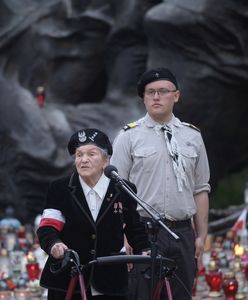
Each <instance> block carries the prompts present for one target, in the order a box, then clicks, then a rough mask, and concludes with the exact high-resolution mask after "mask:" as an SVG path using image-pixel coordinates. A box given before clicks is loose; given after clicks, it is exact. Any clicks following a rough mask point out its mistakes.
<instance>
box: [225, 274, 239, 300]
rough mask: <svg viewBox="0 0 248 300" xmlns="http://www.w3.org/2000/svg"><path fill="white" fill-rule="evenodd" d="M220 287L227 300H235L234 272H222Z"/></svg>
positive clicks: (236, 289)
mask: <svg viewBox="0 0 248 300" xmlns="http://www.w3.org/2000/svg"><path fill="white" fill-rule="evenodd" d="M222 288H223V290H224V294H225V296H226V299H227V300H235V295H236V293H237V291H238V281H237V279H236V278H235V274H234V272H226V273H225V274H224V280H223V286H222Z"/></svg>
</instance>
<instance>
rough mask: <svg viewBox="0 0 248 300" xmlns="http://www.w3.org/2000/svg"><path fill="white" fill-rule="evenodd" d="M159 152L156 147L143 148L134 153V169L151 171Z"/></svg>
mask: <svg viewBox="0 0 248 300" xmlns="http://www.w3.org/2000/svg"><path fill="white" fill-rule="evenodd" d="M156 154H157V151H156V149H155V148H154V147H143V148H139V149H136V150H135V151H134V154H133V156H134V168H137V169H139V168H142V171H149V170H151V169H152V167H153V165H154V161H155V159H156Z"/></svg>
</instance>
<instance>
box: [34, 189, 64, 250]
mask: <svg viewBox="0 0 248 300" xmlns="http://www.w3.org/2000/svg"><path fill="white" fill-rule="evenodd" d="M60 197H61V195H59V189H58V187H56V184H51V185H50V186H49V188H48V192H47V197H46V205H45V208H44V210H43V213H42V217H41V221H40V224H39V227H38V229H37V236H38V239H39V242H40V246H41V248H42V249H43V250H44V251H45V252H46V253H47V254H50V249H51V248H52V246H53V245H54V244H55V243H57V242H61V238H60V232H61V231H62V230H63V228H64V224H65V218H64V216H63V214H62V211H61V208H60V205H59V203H61V202H62V201H61V200H62V198H60ZM58 200H60V201H58Z"/></svg>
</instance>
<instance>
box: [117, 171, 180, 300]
mask: <svg viewBox="0 0 248 300" xmlns="http://www.w3.org/2000/svg"><path fill="white" fill-rule="evenodd" d="M117 175H118V174H114V176H112V178H113V179H114V180H115V181H116V186H118V187H119V188H121V189H122V190H123V191H125V192H126V193H127V194H128V195H129V196H131V198H132V199H134V200H135V201H136V202H137V203H138V204H139V205H140V206H141V207H142V208H143V209H144V210H145V211H146V212H147V214H148V215H150V216H151V218H152V222H147V229H148V234H149V235H150V238H149V240H150V243H151V293H150V299H151V300H152V299H153V290H154V284H155V265H156V257H157V247H156V245H157V243H156V242H157V233H158V231H159V226H158V224H159V225H160V226H162V227H163V228H164V229H165V230H167V231H168V232H169V233H170V234H171V236H173V238H174V239H176V240H179V236H178V235H177V234H175V233H174V232H173V231H171V230H170V229H169V228H168V227H167V226H166V225H165V224H164V223H163V221H162V217H161V216H160V215H156V214H154V213H153V212H152V211H150V210H149V209H148V208H147V207H146V205H145V203H144V202H143V201H142V200H141V199H140V198H139V197H138V196H137V195H136V194H135V193H134V192H133V191H132V190H131V189H130V187H129V186H128V185H127V184H126V182H125V181H124V180H123V179H122V178H120V176H119V175H118V176H117Z"/></svg>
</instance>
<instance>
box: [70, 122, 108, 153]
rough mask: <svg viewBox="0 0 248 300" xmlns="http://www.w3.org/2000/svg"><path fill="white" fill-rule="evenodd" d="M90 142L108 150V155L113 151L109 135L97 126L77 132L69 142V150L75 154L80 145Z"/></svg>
mask: <svg viewBox="0 0 248 300" xmlns="http://www.w3.org/2000/svg"><path fill="white" fill-rule="evenodd" d="M88 144H94V145H96V146H97V147H99V148H101V149H105V150H107V153H108V155H112V153H113V149H112V145H111V143H110V141H109V138H108V136H107V135H106V134H105V133H104V132H102V131H100V130H98V129H95V128H86V129H81V130H79V131H77V132H75V133H74V134H73V135H72V136H71V138H70V141H69V143H68V151H69V153H70V155H73V154H75V152H76V149H77V148H78V147H80V146H83V145H88Z"/></svg>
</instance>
